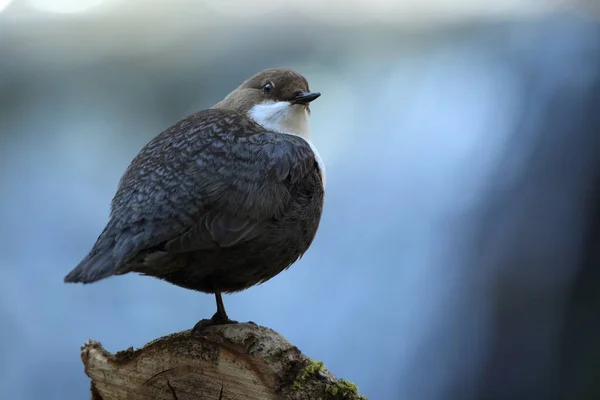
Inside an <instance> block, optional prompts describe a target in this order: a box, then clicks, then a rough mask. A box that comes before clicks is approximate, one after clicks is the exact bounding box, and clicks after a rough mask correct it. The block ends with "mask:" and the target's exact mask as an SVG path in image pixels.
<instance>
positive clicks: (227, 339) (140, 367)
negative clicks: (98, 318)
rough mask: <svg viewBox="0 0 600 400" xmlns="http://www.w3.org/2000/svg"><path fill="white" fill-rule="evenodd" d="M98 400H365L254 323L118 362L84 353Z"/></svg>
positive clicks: (117, 357)
mask: <svg viewBox="0 0 600 400" xmlns="http://www.w3.org/2000/svg"><path fill="white" fill-rule="evenodd" d="M81 358H82V360H83V364H84V366H85V373H86V374H87V375H88V376H89V377H90V378H91V380H92V381H91V391H92V400H123V399H131V400H137V399H157V400H159V399H160V400H163V399H164V400H192V399H211V400H212V399H214V400H242V399H243V400H269V399H285V400H287V399H290V400H292V399H293V400H301V399H302V400H304V399H310V400H319V399H321V400H338V399H339V400H342V399H345V400H350V399H365V398H364V397H362V396H360V395H359V394H358V390H357V389H356V386H355V385H354V384H352V383H350V382H348V381H346V380H344V379H338V378H336V377H335V376H334V375H333V374H332V373H330V372H329V371H327V370H326V369H325V368H324V366H323V363H321V362H317V361H314V360H311V359H310V358H308V357H306V356H305V355H303V354H302V353H301V352H300V350H298V348H297V347H296V346H294V345H292V344H291V343H289V342H288V341H287V340H286V339H284V338H283V337H282V336H281V335H279V334H278V333H277V332H275V331H273V330H272V329H269V328H265V327H262V326H257V325H255V324H253V323H240V324H230V325H218V326H211V327H208V328H206V329H204V330H203V331H201V332H200V333H199V334H196V335H195V336H192V335H191V333H190V331H189V330H188V331H183V332H179V333H175V334H172V335H169V336H165V337H162V338H160V339H156V340H154V341H152V342H150V343H148V344H146V345H145V346H144V347H142V348H140V349H138V350H134V349H133V348H129V349H127V350H125V351H119V352H117V353H115V354H110V353H109V352H107V351H106V350H105V349H104V348H103V347H102V345H101V344H100V343H98V342H95V341H92V340H90V341H88V342H87V343H86V344H85V345H84V346H83V347H82V351H81Z"/></svg>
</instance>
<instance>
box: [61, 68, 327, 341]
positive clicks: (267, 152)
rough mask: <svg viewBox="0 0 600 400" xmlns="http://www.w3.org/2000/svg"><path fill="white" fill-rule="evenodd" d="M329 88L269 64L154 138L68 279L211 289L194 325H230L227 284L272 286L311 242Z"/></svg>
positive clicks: (231, 287)
mask: <svg viewBox="0 0 600 400" xmlns="http://www.w3.org/2000/svg"><path fill="white" fill-rule="evenodd" d="M319 96H320V93H317V92H311V91H310V90H309V87H308V82H307V81H306V79H305V78H304V77H303V76H302V75H300V74H298V73H296V72H294V71H292V70H289V69H283V68H273V69H268V70H264V71H262V72H260V73H258V74H257V75H255V76H253V77H252V78H250V79H248V80H246V81H245V82H244V83H242V84H241V85H240V86H239V87H238V88H237V89H235V90H234V91H233V92H231V93H230V94H229V95H228V96H227V97H225V99H224V100H222V101H221V102H219V103H217V104H216V105H214V106H213V107H211V108H210V109H207V110H203V111H200V112H197V113H195V114H193V115H191V116H189V117H187V118H185V119H183V120H181V121H179V122H178V123H176V124H175V125H173V126H172V127H170V128H168V129H167V130H165V131H164V132H162V133H160V134H159V135H158V136H156V137H155V138H154V139H152V140H151V141H150V142H149V143H148V144H147V145H146V146H144V147H143V148H142V150H141V151H140V152H139V154H138V155H137V156H136V157H135V158H134V159H133V161H132V162H131V164H130V165H129V167H128V168H127V170H126V171H125V173H124V175H123V177H122V178H121V180H120V182H119V186H118V189H117V192H116V194H115V196H114V198H113V200H112V202H111V212H110V218H109V221H108V223H107V225H106V227H105V228H104V230H103V231H102V233H101V234H100V236H99V237H98V239H97V241H96V243H95V244H94V246H93V247H92V250H91V251H90V252H89V254H88V255H87V256H86V257H85V258H84V259H83V260H82V261H81V262H80V263H79V265H77V267H75V268H74V269H73V270H72V271H71V272H70V273H69V274H68V275H67V276H66V277H65V282H82V283H91V282H95V281H98V280H100V279H103V278H107V277H109V276H112V275H123V274H126V273H129V272H136V273H139V274H142V275H148V276H153V277H156V278H159V279H162V280H165V281H167V282H170V283H172V284H174V285H177V286H181V287H184V288H187V289H191V290H197V291H201V292H205V293H214V294H215V297H216V300H217V312H216V313H215V314H214V316H213V317H212V318H211V319H210V320H201V321H200V322H198V324H196V326H195V327H194V330H193V331H196V330H198V329H202V328H204V327H206V326H209V325H212V324H225V323H232V322H235V321H231V320H230V319H229V318H228V316H227V313H226V312H225V308H224V306H223V300H222V298H221V293H232V292H238V291H241V290H244V289H247V288H249V287H250V286H253V285H256V284H260V283H263V282H265V281H267V280H269V279H271V278H272V277H274V276H275V275H277V274H278V273H280V272H281V271H283V270H284V269H287V268H288V267H290V265H291V264H292V263H294V262H295V261H296V260H298V258H300V256H302V254H304V253H305V252H306V251H307V250H308V248H309V246H310V245H311V243H312V241H313V239H314V237H315V234H316V232H317V228H318V226H319V222H320V220H321V214H322V210H323V200H324V187H325V171H324V168H323V164H322V162H321V159H320V157H319V155H318V153H317V151H316V149H315V147H314V146H313V145H312V143H311V141H310V130H309V121H308V119H309V115H310V108H309V103H310V102H312V101H313V100H315V99H316V98H317V97H319Z"/></svg>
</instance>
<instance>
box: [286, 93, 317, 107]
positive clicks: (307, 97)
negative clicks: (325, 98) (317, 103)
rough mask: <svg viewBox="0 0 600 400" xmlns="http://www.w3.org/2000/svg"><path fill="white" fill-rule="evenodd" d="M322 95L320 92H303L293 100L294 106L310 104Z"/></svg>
mask: <svg viewBox="0 0 600 400" xmlns="http://www.w3.org/2000/svg"><path fill="white" fill-rule="evenodd" d="M320 95H321V93H319V92H302V93H299V94H298V95H297V96H296V97H295V98H294V100H292V104H308V103H310V102H311V101H313V100H314V99H316V98H317V97H319V96H320Z"/></svg>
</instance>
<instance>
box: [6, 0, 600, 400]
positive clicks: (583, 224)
mask: <svg viewBox="0 0 600 400" xmlns="http://www.w3.org/2000/svg"><path fill="white" fill-rule="evenodd" d="M599 15H600V7H599V6H598V3H596V2H594V1H559V0H554V1H552V0H522V1H518V0H504V1H499V0H498V1H483V0H482V1H475V0H460V1H454V2H448V1H443V0H423V1H400V2H396V3H393V2H387V1H384V0H369V1H366V0H352V1H345V2H343V3H336V2H319V1H316V0H310V1H309V0H305V1H301V2H300V1H283V0H281V1H276V0H260V1H242V0H237V1H222V0H219V1H217V0H211V1H208V0H204V1H191V0H155V1H149V0H144V1H142V0H128V1H123V0H13V1H10V0H0V271H1V272H2V277H1V279H0V328H1V329H0V354H1V357H0V398H2V399H22V400H29V399H40V398H44V399H61V400H65V399H67V400H69V399H84V398H89V380H88V378H87V377H86V376H85V375H84V372H83V367H82V364H81V360H80V357H79V349H80V346H81V345H82V344H83V343H84V342H85V341H86V340H87V339H88V338H93V339H95V340H99V341H101V342H102V343H103V344H104V346H105V347H106V348H107V349H108V350H110V351H116V350H120V349H124V348H127V347H129V346H135V347H140V346H142V345H143V344H144V343H146V342H148V341H150V340H152V339H154V338H157V337H159V336H162V335H165V334H168V333H172V332H175V331H179V330H183V329H188V328H190V327H192V326H193V325H194V324H195V323H196V322H197V320H199V319H201V318H205V317H210V316H211V315H212V313H213V312H214V308H215V306H214V298H213V297H212V296H209V295H205V294H201V293H195V292H191V291H186V290H184V289H181V288H178V287H175V286H171V285H168V284H166V283H164V282H161V281H158V280H154V279H152V278H147V277H139V276H134V275H131V276H122V277H118V278H110V279H107V280H104V281H101V282H98V283H96V284H93V285H87V286H82V285H66V284H64V283H63V276H64V275H65V274H66V273H67V272H69V271H70V270H71V268H73V267H74V266H75V265H76V264H77V263H78V262H79V261H80V260H81V259H82V258H83V257H84V256H85V254H86V253H87V252H88V251H89V249H90V248H91V246H92V244H93V243H94V241H95V239H96V238H97V236H98V234H99V233H100V231H101V230H102V228H103V227H104V224H105V223H106V221H107V217H108V207H109V202H110V200H111V198H112V196H113V194H114V192H115V190H116V186H117V182H118V180H119V178H120V176H121V174H122V173H123V171H124V170H125V168H126V167H127V165H128V163H129V161H130V160H131V159H132V158H133V157H134V156H135V154H136V153H137V152H138V151H139V149H140V148H141V147H142V146H143V145H144V144H145V143H146V142H147V141H149V140H150V139H151V138H152V137H153V136H155V135H156V134H158V133H159V132H160V131H161V130H163V129H165V128H167V127H168V126H170V125H171V124H173V123H174V122H176V121H178V120H179V119H181V118H183V117H185V116H187V115H189V114H190V113H192V112H194V111H196V110H199V109H202V108H208V107H210V106H211V105H212V104H214V103H216V102H217V101H219V100H221V99H222V98H223V97H224V96H225V95H226V94H227V93H228V92H229V91H231V90H232V89H233V88H235V87H236V86H237V85H238V84H239V83H241V81H243V80H244V79H246V78H247V77H249V76H251V75H253V74H254V73H256V72H258V71H259V70H261V69H263V68H268V67H274V66H284V67H291V68H294V69H296V70H298V71H299V72H301V73H302V74H304V75H305V76H306V77H307V78H308V80H309V82H310V85H311V89H313V90H316V91H320V92H321V93H322V94H323V96H322V97H321V98H320V99H319V100H317V101H316V102H315V103H314V105H313V107H312V110H313V113H312V122H311V125H312V131H313V137H314V142H315V144H316V145H317V147H318V148H319V151H320V153H321V156H322V157H323V159H324V160H325V163H326V165H327V178H328V179H327V183H328V184H327V196H326V206H325V211H324V216H323V221H322V225H321V228H320V230H319V232H318V235H317V237H316V239H315V242H314V244H313V246H312V248H311V249H310V250H309V252H308V253H307V254H306V255H305V257H304V258H303V259H302V260H301V261H299V262H298V263H297V264H296V265H294V266H293V267H292V268H291V269H290V270H288V271H286V272H284V273H282V274H280V275H279V276H277V277H275V278H273V279H272V280H270V281H269V282H267V283H265V284H264V285H262V286H259V287H254V288H252V289H249V290H247V291H245V292H242V293H240V294H236V295H231V296H226V297H225V305H226V307H227V310H228V312H229V315H230V316H231V317H232V318H234V319H237V320H241V321H245V320H252V321H255V322H257V323H258V324H261V325H266V326H269V327H271V328H273V329H275V330H277V331H278V332H280V333H281V334H282V335H284V336H285V337H286V338H287V339H289V340H290V341H291V342H293V343H294V344H296V345H297V346H298V347H299V348H300V349H301V350H302V351H303V352H305V353H306V354H307V355H308V356H310V357H313V358H315V359H318V360H322V361H324V362H325V365H326V366H327V367H328V368H329V369H331V371H332V372H334V373H335V374H336V375H338V376H340V377H344V378H346V379H349V380H351V381H353V382H355V383H356V384H357V385H358V386H359V388H360V390H361V392H362V393H363V394H365V395H367V396H369V398H371V399H373V400H378V399H383V400H388V399H390V400H393V399H399V400H400V399H410V400H438V399H440V400H447V399H457V400H458V399H459V400H469V399H484V400H487V399H502V400H505V399H577V400H586V399H598V398H600V344H599V339H598V338H600V271H598V267H599V266H598V264H599V260H600V241H599V240H598V238H599V237H600V114H599V113H600V23H599V22H598V16H599Z"/></svg>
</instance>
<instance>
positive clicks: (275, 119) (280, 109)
mask: <svg viewBox="0 0 600 400" xmlns="http://www.w3.org/2000/svg"><path fill="white" fill-rule="evenodd" d="M248 115H249V116H250V118H252V119H253V120H254V121H256V123H258V124H259V125H260V126H262V127H263V128H265V129H267V130H269V131H272V132H278V133H285V134H288V135H295V136H300V137H301V138H302V139H304V140H306V142H307V143H308V144H309V145H310V148H311V149H312V151H313V153H315V160H316V161H317V163H318V164H319V169H320V170H321V177H322V178H323V187H325V165H324V164H323V160H321V156H320V155H319V153H318V152H317V149H316V147H315V145H314V144H313V143H312V141H311V140H310V126H309V124H308V111H307V110H306V108H305V107H302V106H294V105H292V104H290V103H289V102H287V101H277V102H272V103H262V104H257V105H255V106H254V107H252V108H251V109H250V111H248Z"/></svg>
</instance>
